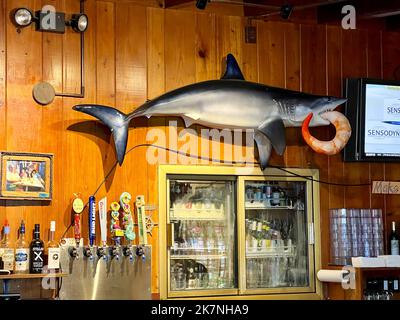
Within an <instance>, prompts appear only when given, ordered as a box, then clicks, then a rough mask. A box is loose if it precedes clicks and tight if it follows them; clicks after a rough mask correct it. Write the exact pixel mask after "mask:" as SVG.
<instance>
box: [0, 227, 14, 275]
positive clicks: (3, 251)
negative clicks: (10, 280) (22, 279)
mask: <svg viewBox="0 0 400 320" xmlns="http://www.w3.org/2000/svg"><path fill="white" fill-rule="evenodd" d="M3 231H4V237H3V240H2V241H1V243H0V257H1V259H2V261H3V269H4V270H8V271H10V272H13V271H14V248H13V247H12V246H11V243H10V240H9V235H10V225H9V224H8V220H6V221H5V222H4V227H3Z"/></svg>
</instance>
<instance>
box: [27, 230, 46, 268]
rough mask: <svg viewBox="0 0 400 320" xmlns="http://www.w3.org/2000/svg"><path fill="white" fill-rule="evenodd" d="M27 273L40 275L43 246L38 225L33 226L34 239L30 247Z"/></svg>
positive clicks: (42, 261) (42, 262)
mask: <svg viewBox="0 0 400 320" xmlns="http://www.w3.org/2000/svg"><path fill="white" fill-rule="evenodd" d="M29 256H30V259H29V271H30V272H31V273H42V270H43V264H44V259H43V258H44V244H43V241H42V240H40V224H35V232H34V238H33V240H32V242H31V245H30V252H29Z"/></svg>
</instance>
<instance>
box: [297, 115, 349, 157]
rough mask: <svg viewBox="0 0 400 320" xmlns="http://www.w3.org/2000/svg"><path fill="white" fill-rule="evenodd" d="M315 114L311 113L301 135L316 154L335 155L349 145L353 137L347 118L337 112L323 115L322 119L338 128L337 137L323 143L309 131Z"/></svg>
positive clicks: (305, 121)
mask: <svg viewBox="0 0 400 320" xmlns="http://www.w3.org/2000/svg"><path fill="white" fill-rule="evenodd" d="M312 117H313V114H312V113H310V114H309V115H308V116H307V118H306V119H305V120H304V122H303V126H302V128H301V133H302V135H303V138H304V140H305V141H306V142H307V144H308V145H309V146H310V147H311V149H313V150H314V151H315V152H318V153H322V154H326V155H329V156H331V155H334V154H337V153H339V152H340V151H341V150H342V149H343V148H344V147H345V146H346V144H347V141H349V139H350V136H351V126H350V123H349V121H348V120H347V118H346V117H345V116H344V115H343V114H341V113H340V112H337V111H329V112H325V113H323V114H322V115H321V118H323V119H325V120H328V121H329V122H330V123H332V124H333V125H334V126H335V128H336V135H335V137H334V138H333V139H332V140H330V141H321V140H318V139H316V138H314V137H313V136H312V135H311V133H310V131H309V130H308V125H309V124H310V121H311V118H312Z"/></svg>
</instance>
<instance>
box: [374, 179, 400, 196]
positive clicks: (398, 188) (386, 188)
mask: <svg viewBox="0 0 400 320" xmlns="http://www.w3.org/2000/svg"><path fill="white" fill-rule="evenodd" d="M372 193H380V194H400V181H373V182H372Z"/></svg>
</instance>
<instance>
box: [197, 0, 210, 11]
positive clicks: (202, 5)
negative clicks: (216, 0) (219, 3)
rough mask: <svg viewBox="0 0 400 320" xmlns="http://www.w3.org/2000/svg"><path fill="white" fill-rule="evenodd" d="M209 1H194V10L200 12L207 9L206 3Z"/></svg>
mask: <svg viewBox="0 0 400 320" xmlns="http://www.w3.org/2000/svg"><path fill="white" fill-rule="evenodd" d="M209 2H210V0H197V1H196V8H197V9H200V10H204V9H205V8H206V7H207V3H209Z"/></svg>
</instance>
